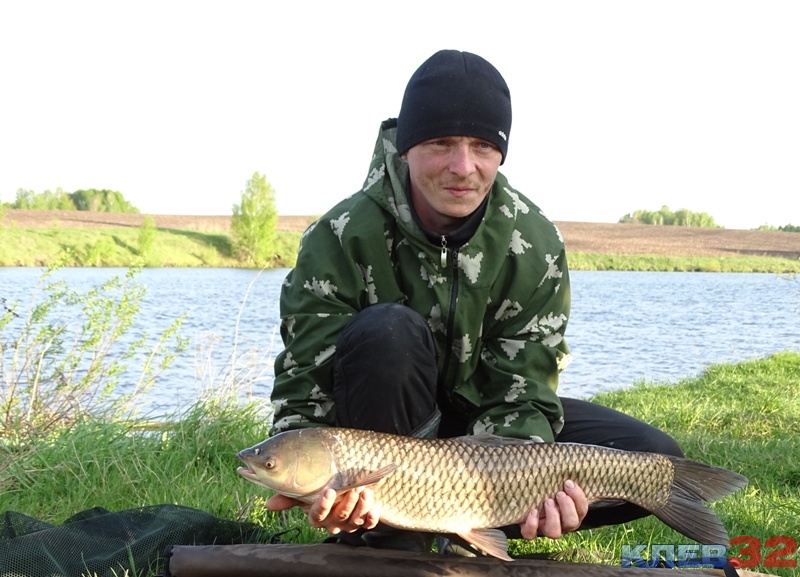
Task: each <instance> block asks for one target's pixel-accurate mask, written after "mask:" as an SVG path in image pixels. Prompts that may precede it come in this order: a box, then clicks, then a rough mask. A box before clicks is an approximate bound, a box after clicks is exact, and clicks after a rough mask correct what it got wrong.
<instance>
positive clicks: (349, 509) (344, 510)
mask: <svg viewBox="0 0 800 577" xmlns="http://www.w3.org/2000/svg"><path fill="white" fill-rule="evenodd" d="M359 496H360V491H356V490H351V491H347V492H346V493H345V494H344V496H343V497H342V499H341V500H340V501H339V502H338V503H336V505H334V507H333V511H332V513H331V514H330V517H331V520H332V521H334V522H336V523H337V524H342V523H344V522H345V521H347V520H348V519H349V518H350V516H351V515H352V514H353V509H355V507H356V504H358V501H359Z"/></svg>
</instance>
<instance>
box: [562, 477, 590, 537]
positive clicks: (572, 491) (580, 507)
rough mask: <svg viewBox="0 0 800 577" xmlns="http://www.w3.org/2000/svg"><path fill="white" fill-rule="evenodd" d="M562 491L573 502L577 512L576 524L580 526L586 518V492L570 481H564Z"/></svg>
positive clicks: (587, 506)
mask: <svg viewBox="0 0 800 577" xmlns="http://www.w3.org/2000/svg"><path fill="white" fill-rule="evenodd" d="M564 492H565V493H566V494H567V495H569V496H570V498H571V499H572V500H573V502H574V503H575V511H576V512H577V513H578V526H580V524H581V523H582V522H583V520H584V519H585V518H586V514H587V513H588V512H589V501H588V500H587V499H586V493H584V492H583V489H581V488H580V487H579V486H578V485H576V484H575V483H573V482H572V481H567V482H566V483H564ZM576 529H577V527H576Z"/></svg>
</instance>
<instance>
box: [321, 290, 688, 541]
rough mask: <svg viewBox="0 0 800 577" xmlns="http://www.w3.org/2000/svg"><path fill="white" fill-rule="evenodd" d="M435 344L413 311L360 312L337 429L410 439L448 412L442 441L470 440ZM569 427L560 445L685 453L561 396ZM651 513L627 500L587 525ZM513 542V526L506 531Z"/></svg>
mask: <svg viewBox="0 0 800 577" xmlns="http://www.w3.org/2000/svg"><path fill="white" fill-rule="evenodd" d="M436 356H437V351H436V346H435V343H434V341H433V336H432V335H431V332H430V329H429V328H428V325H427V323H426V321H425V319H424V318H423V317H422V316H421V315H419V314H418V313H416V312H414V311H413V310H411V309H410V308H408V307H405V306H402V305H398V304H378V305H374V306H371V307H368V308H366V309H364V310H363V311H361V312H360V313H359V314H358V315H356V317H355V318H354V319H353V320H352V321H351V322H350V323H349V324H348V325H347V326H346V327H345V329H344V330H343V331H342V333H341V334H340V336H339V341H338V343H337V348H336V358H335V361H334V389H333V395H334V401H335V403H336V419H337V423H336V424H337V425H338V426H340V427H348V428H353V429H369V430H373V431H382V432H386V433H395V434H400V435H408V434H410V433H411V432H412V431H414V430H415V429H418V428H419V427H420V426H421V425H423V424H424V423H426V422H428V421H429V420H430V418H431V415H433V414H435V413H436V412H437V410H439V411H441V415H442V419H441V423H440V425H439V427H438V433H437V436H439V437H453V436H460V435H466V434H468V433H469V431H467V421H466V419H465V418H464V417H463V416H461V415H459V414H457V413H455V412H454V411H452V410H450V409H449V407H448V405H447V401H446V400H445V399H444V398H443V397H442V396H441V395H438V394H437V368H436ZM561 403H562V405H563V407H564V428H563V429H562V430H561V432H560V433H559V435H558V437H557V438H556V442H569V443H584V444H592V445H600V446H603V447H613V448H615V449H622V450H626V451H644V452H654V453H664V454H667V455H674V456H679V457H682V456H683V451H682V450H681V448H680V446H678V444H677V443H676V442H675V440H674V439H673V438H672V437H670V436H669V435H667V434H666V433H665V432H663V431H661V430H660V429H657V428H655V427H652V426H651V425H648V424H647V423H645V422H643V421H640V420H638V419H635V418H633V417H631V416H629V415H625V414H623V413H620V412H619V411H615V410H614V409H610V408H608V407H604V406H602V405H598V404H595V403H590V402H587V401H582V400H578V399H571V398H566V397H561ZM646 515H649V513H648V512H647V511H645V510H644V509H642V508H641V507H638V506H636V505H632V504H630V503H623V504H617V505H608V504H604V505H599V506H596V507H590V509H589V514H588V515H587V516H586V518H585V520H584V522H583V524H582V526H581V528H591V527H598V526H601V525H612V524H618V523H624V522H627V521H631V520H633V519H638V518H640V517H644V516H646ZM505 530H506V533H507V534H509V537H517V536H518V535H514V527H509V528H505Z"/></svg>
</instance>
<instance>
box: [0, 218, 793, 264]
mask: <svg viewBox="0 0 800 577" xmlns="http://www.w3.org/2000/svg"><path fill="white" fill-rule="evenodd" d="M140 230H141V229H139V228H65V229H58V228H36V229H24V228H14V227H0V266H48V265H52V264H54V263H55V262H56V261H59V262H62V263H63V264H62V265H63V266H109V267H128V266H133V265H136V266H145V267H219V268H239V267H243V266H244V265H243V264H242V263H241V262H239V261H238V260H237V259H236V258H234V255H233V254H232V250H231V239H230V235H229V234H227V233H224V232H219V231H211V232H209V231H188V230H172V229H156V230H155V236H154V238H153V241H152V247H151V248H150V249H149V250H148V251H146V253H145V254H144V255H142V254H139V250H138V247H139V234H140ZM301 234H302V233H301V232H296V231H292V232H289V231H278V232H277V233H276V246H275V253H276V257H275V259H274V260H273V262H272V263H270V266H271V267H273V268H277V267H292V266H294V262H295V259H296V255H297V248H298V246H299V243H300V236H301ZM569 263H570V268H571V269H572V270H622V271H631V270H638V271H700V272H769V273H798V272H800V260H792V259H785V258H773V257H766V256H730V257H685V256H662V255H605V254H590V253H579V252H575V253H570V255H569Z"/></svg>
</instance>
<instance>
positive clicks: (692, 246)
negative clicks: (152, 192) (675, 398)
mask: <svg viewBox="0 0 800 577" xmlns="http://www.w3.org/2000/svg"><path fill="white" fill-rule="evenodd" d="M150 216H152V217H153V220H154V221H155V224H156V226H157V227H159V228H166V229H176V230H197V231H227V230H228V229H229V228H230V222H231V217H230V216H182V215H163V214H153V215H150ZM144 217H145V215H142V214H121V213H103V212H84V211H66V210H7V211H6V215H5V219H4V220H3V221H2V226H13V227H17V228H50V227H56V226H61V227H67V228H81V227H109V228H119V227H139V226H141V224H142V221H143V219H144ZM311 220H312V217H309V216H280V217H278V230H304V229H305V228H306V226H308V224H309V223H310V222H311ZM556 225H557V226H558V228H559V229H560V230H561V233H562V234H563V235H564V242H565V243H566V245H567V250H568V251H572V252H587V253H596V254H656V255H672V256H736V255H739V256H772V257H782V258H789V259H797V258H800V233H791V232H777V231H759V230H732V229H722V228H719V229H713V228H694V227H677V226H652V225H644V224H610V223H590V222H567V221H557V222H556Z"/></svg>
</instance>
